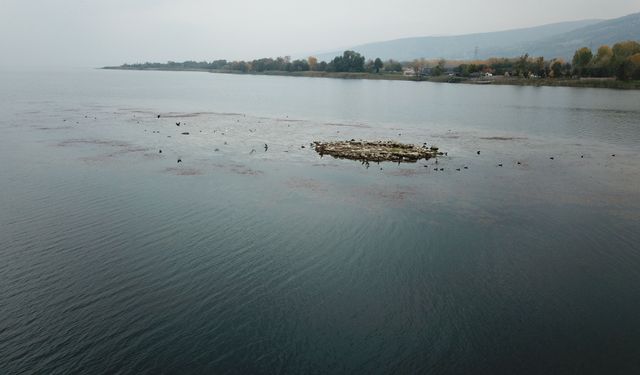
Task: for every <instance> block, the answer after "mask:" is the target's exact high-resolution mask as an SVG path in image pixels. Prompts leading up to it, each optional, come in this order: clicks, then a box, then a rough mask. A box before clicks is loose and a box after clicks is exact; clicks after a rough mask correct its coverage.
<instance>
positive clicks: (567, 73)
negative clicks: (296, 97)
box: [105, 41, 640, 89]
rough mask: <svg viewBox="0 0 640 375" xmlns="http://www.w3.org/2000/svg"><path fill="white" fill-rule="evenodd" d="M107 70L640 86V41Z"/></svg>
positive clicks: (346, 54) (127, 66) (186, 63)
mask: <svg viewBox="0 0 640 375" xmlns="http://www.w3.org/2000/svg"><path fill="white" fill-rule="evenodd" d="M105 69H127V70H169V71H207V72H215V73H235V74H262V75H286V76H301V77H330V78H356V79H358V78H359V79H386V80H410V81H434V82H450V83H475V84H511V85H533V86H573V87H604V88H621V89H640V43H638V42H636V41H624V42H620V43H616V44H614V45H613V46H611V47H610V46H606V45H605V46H600V47H599V48H598V49H597V50H596V51H592V50H591V49H590V48H588V47H583V48H580V49H578V50H577V51H575V53H574V56H573V59H572V61H564V60H563V59H560V58H554V59H551V60H545V58H544V57H542V56H540V57H532V56H529V55H528V54H525V55H522V56H520V57H516V58H491V59H487V60H476V61H456V60H450V61H447V60H444V59H438V60H428V59H415V60H413V61H405V62H400V61H396V60H387V61H382V60H381V59H380V58H375V59H369V60H367V59H366V58H365V56H362V55H361V54H359V53H357V52H355V51H345V52H344V53H343V54H342V55H341V56H336V57H335V58H334V59H333V60H331V61H329V62H325V61H318V59H317V58H315V57H313V56H310V57H309V58H307V59H295V60H292V59H291V58H289V57H288V56H287V57H277V58H261V59H255V60H252V61H227V60H214V61H210V62H207V61H184V62H174V61H169V62H167V63H150V62H146V63H137V64H123V65H120V66H115V67H105Z"/></svg>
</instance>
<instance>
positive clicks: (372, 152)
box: [314, 140, 442, 163]
mask: <svg viewBox="0 0 640 375" xmlns="http://www.w3.org/2000/svg"><path fill="white" fill-rule="evenodd" d="M314 144H315V150H316V152H317V153H319V154H320V155H321V156H322V155H325V154H326V155H331V156H333V157H335V158H343V159H351V160H360V161H373V162H380V161H393V162H406V163H415V162H416V161H418V160H421V159H430V158H433V157H436V156H438V155H442V153H441V152H438V148H437V147H431V148H427V147H424V146H422V147H420V146H416V145H412V144H404V143H399V142H394V141H376V142H371V141H354V140H351V141H338V142H314Z"/></svg>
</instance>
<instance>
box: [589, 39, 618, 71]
mask: <svg viewBox="0 0 640 375" xmlns="http://www.w3.org/2000/svg"><path fill="white" fill-rule="evenodd" d="M612 58H613V51H612V50H611V48H610V47H609V46H600V48H598V52H597V53H596V55H595V57H594V58H593V61H592V62H591V72H592V74H593V75H594V76H596V77H609V76H611V74H612V71H611V62H612Z"/></svg>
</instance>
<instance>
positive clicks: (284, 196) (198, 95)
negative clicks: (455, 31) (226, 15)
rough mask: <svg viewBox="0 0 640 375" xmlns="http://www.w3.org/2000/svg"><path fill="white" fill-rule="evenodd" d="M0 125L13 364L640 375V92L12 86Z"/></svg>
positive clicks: (0, 285) (318, 82)
mask: <svg viewBox="0 0 640 375" xmlns="http://www.w3.org/2000/svg"><path fill="white" fill-rule="evenodd" d="M157 114H160V115H161V117H160V118H157ZM178 121H179V122H181V126H180V127H177V126H176V125H175V123H176V122H178ZM0 131H1V132H2V137H0V158H1V160H2V163H0V260H1V261H0V316H1V318H2V319H0V369H1V370H2V371H1V372H2V373H6V374H19V373H28V374H30V373H45V374H71V373H84V374H98V373H110V374H115V373H123V374H129V373H149V374H158V373H168V374H169V373H180V372H182V373H216V374H262V373H264V374H268V373H285V374H299V373H380V374H387V373H399V374H408V373H429V374H465V373H474V374H521V373H531V374H589V373H594V374H603V373H607V374H632V373H638V372H640V319H639V318H638V317H640V298H639V297H640V245H639V244H640V162H639V161H638V160H639V157H640V147H639V146H638V145H639V144H640V92H633V91H614V90H596V89H571V88H535V87H491V86H489V87H487V86H478V87H476V86H463V85H448V84H430V83H414V82H391V81H379V82H378V81H360V80H353V81H349V80H333V79H305V78H288V77H261V76H236V75H215V74H206V73H186V72H185V73H169V72H129V71H103V70H93V69H71V70H58V71H55V70H51V71H46V70H42V71H27V70H9V71H3V72H1V73H0ZM182 132H189V135H182V134H181V133H182ZM351 138H356V139H360V138H362V139H396V140H399V141H404V142H410V143H417V144H422V143H423V142H425V143H427V144H428V145H437V146H439V147H440V148H441V149H442V150H443V151H446V152H447V153H448V155H447V156H446V157H443V158H439V159H438V164H437V167H438V169H439V168H443V169H444V170H443V171H439V170H438V171H436V170H434V168H436V166H435V160H429V161H427V162H425V161H423V162H419V163H416V164H403V165H397V164H391V163H382V164H380V165H377V164H372V165H371V166H370V167H369V168H365V167H364V166H363V165H361V164H360V163H359V162H352V161H346V160H336V159H331V158H327V157H324V158H320V156H318V155H316V154H315V152H314V151H313V150H312V149H310V147H309V143H310V142H312V141H314V140H336V139H351ZM265 143H266V144H268V146H269V147H268V150H266V151H265V148H264V144H265ZM302 146H304V148H303V147H302ZM160 150H162V153H160V152H159V151H160ZM477 151H481V153H480V155H478V154H477ZM613 155H615V156H613ZM551 157H553V160H552V159H550V158H551ZM178 159H181V160H182V162H181V163H177V160H178ZM499 164H502V167H500V166H499ZM464 167H467V169H465V168H464ZM457 169H460V171H457Z"/></svg>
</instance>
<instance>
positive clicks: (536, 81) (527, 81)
mask: <svg viewBox="0 0 640 375" xmlns="http://www.w3.org/2000/svg"><path fill="white" fill-rule="evenodd" d="M102 69H111V70H146V71H167V72H206V73H218V74H240V75H267V76H286V77H308V78H339V79H371V80H388V81H413V82H438V83H463V84H475V85H488V84H490V85H512V86H551V87H587V88H607V89H622V90H639V89H640V81H620V80H617V79H614V78H604V79H603V78H584V77H583V78H558V79H555V78H519V77H503V76H493V77H486V78H466V77H458V76H446V75H443V76H438V77H421V78H419V79H418V78H416V77H415V76H412V75H404V74H402V73H359V72H324V71H300V72H287V71H265V72H259V73H258V72H242V71H234V70H224V69H188V68H179V69H168V68H167V69H164V68H126V67H122V66H107V67H103V68H102Z"/></svg>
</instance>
